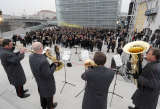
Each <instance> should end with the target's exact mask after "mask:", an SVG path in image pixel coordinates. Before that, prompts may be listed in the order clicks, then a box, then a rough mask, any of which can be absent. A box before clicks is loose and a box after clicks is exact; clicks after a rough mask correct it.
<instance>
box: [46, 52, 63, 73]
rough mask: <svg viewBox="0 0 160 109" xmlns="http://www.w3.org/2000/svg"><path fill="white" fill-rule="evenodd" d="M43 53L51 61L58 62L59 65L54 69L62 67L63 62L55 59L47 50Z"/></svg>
mask: <svg viewBox="0 0 160 109" xmlns="http://www.w3.org/2000/svg"><path fill="white" fill-rule="evenodd" d="M45 55H46V56H47V57H48V58H49V59H50V60H51V61H52V62H53V63H58V64H59V65H58V66H57V67H56V71H59V70H61V69H62V68H63V67H64V64H63V63H62V62H60V61H58V60H57V59H56V57H55V56H52V55H51V53H50V51H49V50H46V52H45Z"/></svg>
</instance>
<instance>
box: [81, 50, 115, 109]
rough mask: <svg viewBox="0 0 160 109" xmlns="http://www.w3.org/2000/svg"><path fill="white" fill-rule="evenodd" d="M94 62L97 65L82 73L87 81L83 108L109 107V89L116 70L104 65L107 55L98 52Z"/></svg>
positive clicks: (103, 108)
mask: <svg viewBox="0 0 160 109" xmlns="http://www.w3.org/2000/svg"><path fill="white" fill-rule="evenodd" d="M93 60H94V62H95V64H96V65H97V66H95V67H91V68H89V69H88V70H86V71H85V72H84V73H83V74H82V79H83V80H85V81H86V82H87V85H86V88H85V93H84V98H83V103H82V109H107V96H108V89H109V86H110V84H111V82H112V80H113V77H114V72H113V71H112V70H111V69H109V68H106V67H104V64H105V63H106V55H105V54H104V53H102V52H96V53H95V55H94V59H93Z"/></svg>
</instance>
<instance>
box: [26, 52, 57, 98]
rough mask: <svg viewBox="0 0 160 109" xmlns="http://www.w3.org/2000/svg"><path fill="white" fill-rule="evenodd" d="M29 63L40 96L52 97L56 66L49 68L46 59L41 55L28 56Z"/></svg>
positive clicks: (54, 88)
mask: <svg viewBox="0 0 160 109" xmlns="http://www.w3.org/2000/svg"><path fill="white" fill-rule="evenodd" d="M29 63H30V67H31V70H32V73H33V75H34V77H35V80H36V82H37V86H38V91H39V94H40V96H41V97H52V96H53V95H54V94H55V91H56V86H55V79H54V76H53V73H54V70H55V69H56V66H55V65H53V66H50V64H49V62H48V60H47V58H46V57H45V56H44V55H43V54H31V55H30V56H29Z"/></svg>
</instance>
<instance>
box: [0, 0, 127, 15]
mask: <svg viewBox="0 0 160 109" xmlns="http://www.w3.org/2000/svg"><path fill="white" fill-rule="evenodd" d="M0 1H1V2H0V10H2V11H3V14H10V15H24V14H27V15H31V14H35V13H37V12H38V11H39V10H44V9H45V10H53V11H55V10H56V9H55V0H0ZM129 3H130V0H122V8H121V11H122V12H128V6H129Z"/></svg>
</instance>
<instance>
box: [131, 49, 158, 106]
mask: <svg viewBox="0 0 160 109" xmlns="http://www.w3.org/2000/svg"><path fill="white" fill-rule="evenodd" d="M146 59H147V61H148V62H149V63H148V64H147V65H146V66H145V67H144V68H143V70H142V73H141V74H140V75H139V76H138V77H136V76H134V78H137V81H138V89H137V90H136V91H135V93H134V94H133V96H132V100H133V104H135V107H134V108H133V107H130V106H129V109H156V106H157V102H158V97H159V92H160V67H159V66H160V50H159V49H156V48H150V50H149V52H148V53H147V57H146Z"/></svg>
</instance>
